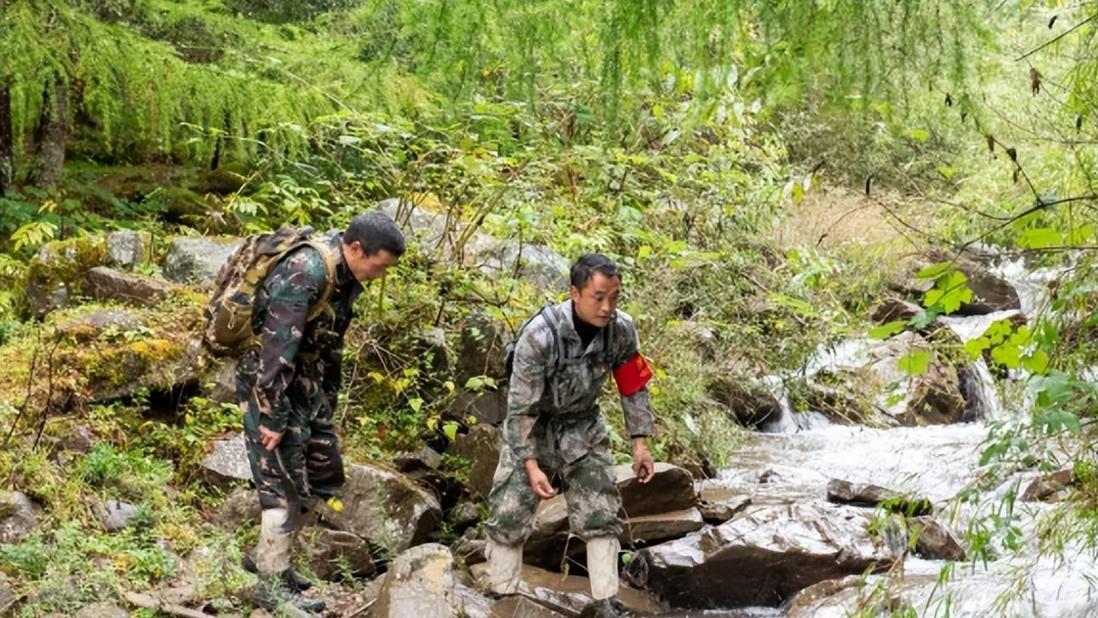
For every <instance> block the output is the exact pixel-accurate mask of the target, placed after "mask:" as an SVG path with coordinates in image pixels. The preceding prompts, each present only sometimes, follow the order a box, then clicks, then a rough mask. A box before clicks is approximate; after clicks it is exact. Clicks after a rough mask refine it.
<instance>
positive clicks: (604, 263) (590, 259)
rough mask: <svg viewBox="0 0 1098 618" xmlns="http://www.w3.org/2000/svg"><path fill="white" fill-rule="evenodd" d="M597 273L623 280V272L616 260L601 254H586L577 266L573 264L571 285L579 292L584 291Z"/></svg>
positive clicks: (577, 262)
mask: <svg viewBox="0 0 1098 618" xmlns="http://www.w3.org/2000/svg"><path fill="white" fill-rule="evenodd" d="M595 273H602V274H603V275H605V276H607V277H617V278H618V280H621V270H619V269H618V265H617V264H616V263H614V260H611V259H610V258H608V257H606V256H605V255H603V254H601V253H584V254H583V255H581V256H580V257H579V259H578V260H576V263H575V264H572V273H571V277H570V279H571V283H572V285H574V286H575V287H576V289H577V290H582V289H583V286H585V285H587V282H588V281H590V280H591V277H592V276H593V275H594V274H595Z"/></svg>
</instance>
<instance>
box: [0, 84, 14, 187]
mask: <svg viewBox="0 0 1098 618" xmlns="http://www.w3.org/2000/svg"><path fill="white" fill-rule="evenodd" d="M14 181H15V143H14V141H13V140H12V134H11V90H9V88H8V85H7V84H0V195H3V194H4V191H6V190H7V188H8V187H10V186H11V185H12V183H13V182H14Z"/></svg>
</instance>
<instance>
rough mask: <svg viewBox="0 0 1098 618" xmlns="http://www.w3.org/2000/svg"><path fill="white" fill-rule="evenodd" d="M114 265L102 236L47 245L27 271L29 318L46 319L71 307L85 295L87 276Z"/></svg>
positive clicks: (27, 307) (60, 241)
mask: <svg viewBox="0 0 1098 618" xmlns="http://www.w3.org/2000/svg"><path fill="white" fill-rule="evenodd" d="M109 261H110V250H109V249H108V247H107V242H106V239H104V238H102V237H98V236H89V237H84V238H72V239H69V240H58V241H54V242H50V243H46V244H45V245H43V246H42V248H41V249H39V251H38V254H37V255H36V256H35V257H34V259H32V260H31V262H30V265H29V266H28V267H27V278H26V288H25V289H26V295H25V299H26V310H27V314H28V315H30V316H32V317H35V318H42V317H44V316H45V315H46V314H48V313H49V312H51V311H54V310H56V309H60V308H62V307H66V306H68V305H70V304H71V303H72V301H73V299H75V298H77V297H79V296H80V295H82V294H83V292H84V275H85V274H86V273H87V272H88V271H89V270H91V269H92V268H95V267H96V266H102V265H104V264H107V263H108V262H109Z"/></svg>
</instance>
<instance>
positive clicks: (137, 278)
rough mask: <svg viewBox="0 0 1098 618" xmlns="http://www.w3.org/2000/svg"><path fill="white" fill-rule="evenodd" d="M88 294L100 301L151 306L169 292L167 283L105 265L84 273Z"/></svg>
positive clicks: (169, 287) (169, 288)
mask: <svg viewBox="0 0 1098 618" xmlns="http://www.w3.org/2000/svg"><path fill="white" fill-rule="evenodd" d="M84 281H85V289H86V290H87V292H88V294H89V295H90V296H91V297H92V298H94V299H96V300H98V301H102V302H110V301H117V302H122V303H130V304H134V305H142V306H151V305H154V304H156V303H157V302H159V301H161V300H163V299H164V298H165V297H167V296H168V294H170V293H171V290H172V288H171V286H170V285H168V284H167V283H165V282H163V281H160V280H159V279H154V278H152V277H145V276H142V275H136V274H133V273H127V272H123V271H120V270H115V269H113V268H108V267H106V266H96V267H95V268H92V269H91V270H89V271H88V272H87V274H86V275H84Z"/></svg>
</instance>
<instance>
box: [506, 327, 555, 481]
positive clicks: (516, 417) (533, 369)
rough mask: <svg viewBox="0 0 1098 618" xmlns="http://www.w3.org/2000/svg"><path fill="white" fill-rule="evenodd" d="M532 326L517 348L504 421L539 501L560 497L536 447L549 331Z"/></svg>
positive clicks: (508, 437) (547, 357)
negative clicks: (540, 464) (536, 426)
mask: <svg viewBox="0 0 1098 618" xmlns="http://www.w3.org/2000/svg"><path fill="white" fill-rule="evenodd" d="M535 324H536V322H531V323H530V324H529V325H527V327H526V329H525V330H523V332H522V335H521V336H520V337H519V340H518V342H517V343H516V344H515V357H514V365H513V369H512V371H511V382H510V385H509V388H508V392H507V418H506V419H505V420H504V440H506V441H507V444H508V446H510V447H511V450H512V451H513V452H514V453H515V457H516V458H517V459H518V460H519V461H521V462H523V466H524V468H525V469H526V474H527V476H528V477H529V479H530V486H531V487H532V488H533V490H534V493H535V494H537V496H538V497H539V498H551V497H553V495H555V494H556V491H555V490H554V489H553V487H552V485H551V484H550V483H549V479H548V478H547V477H546V476H545V473H544V472H542V470H541V468H540V467H539V466H538V460H537V453H536V450H535V446H534V438H533V431H534V424H535V423H536V422H537V420H538V410H537V403H538V402H539V401H540V400H541V397H542V394H543V393H544V392H545V378H546V375H547V374H548V371H549V369H548V361H549V354H548V353H547V348H548V344H547V343H546V341H545V336H546V335H548V334H549V333H548V331H547V330H546V329H545V328H541V329H538V328H536V327H535Z"/></svg>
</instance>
